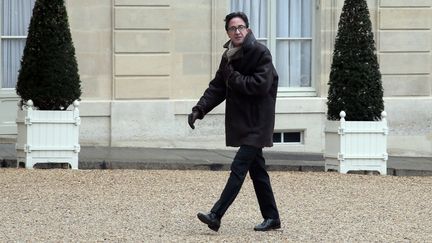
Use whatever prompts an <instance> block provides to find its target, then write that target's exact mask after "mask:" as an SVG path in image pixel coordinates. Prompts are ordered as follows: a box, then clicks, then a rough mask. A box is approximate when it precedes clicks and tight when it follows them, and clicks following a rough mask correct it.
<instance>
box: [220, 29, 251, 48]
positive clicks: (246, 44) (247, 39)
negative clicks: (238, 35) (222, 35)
mask: <svg viewBox="0 0 432 243" xmlns="http://www.w3.org/2000/svg"><path fill="white" fill-rule="evenodd" d="M255 41H256V39H255V36H254V34H253V33H252V31H250V32H249V33H248V34H247V35H246V36H245V39H244V41H243V44H242V49H243V50H245V51H246V50H248V49H250V48H251V47H252V46H253V45H254V44H255ZM230 42H231V40H229V41H227V42H226V43H225V44H224V45H223V47H224V48H227V49H228V46H229V43H230Z"/></svg>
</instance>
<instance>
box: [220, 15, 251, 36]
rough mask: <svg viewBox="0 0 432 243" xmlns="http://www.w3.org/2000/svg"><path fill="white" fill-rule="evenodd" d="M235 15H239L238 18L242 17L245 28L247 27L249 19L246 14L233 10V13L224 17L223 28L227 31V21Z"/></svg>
mask: <svg viewBox="0 0 432 243" xmlns="http://www.w3.org/2000/svg"><path fill="white" fill-rule="evenodd" d="M235 17H239V18H241V19H243V21H244V22H245V24H246V28H249V20H248V17H247V16H246V14H245V13H243V12H233V13H230V14H228V15H227V16H226V17H225V30H226V31H228V23H229V22H230V21H231V19H233V18H235Z"/></svg>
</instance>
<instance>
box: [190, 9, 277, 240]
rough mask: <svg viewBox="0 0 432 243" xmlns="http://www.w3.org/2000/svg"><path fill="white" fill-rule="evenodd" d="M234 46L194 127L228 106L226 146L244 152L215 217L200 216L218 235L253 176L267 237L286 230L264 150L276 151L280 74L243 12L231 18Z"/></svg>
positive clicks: (229, 31) (203, 101) (198, 108)
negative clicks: (281, 221)
mask: <svg viewBox="0 0 432 243" xmlns="http://www.w3.org/2000/svg"><path fill="white" fill-rule="evenodd" d="M225 30H226V31H227V34H228V37H229V39H230V40H229V41H228V42H227V43H226V44H225V45H224V47H225V48H226V49H227V50H226V51H225V52H224V53H223V55H222V60H221V62H220V65H219V69H218V70H217V72H216V75H215V77H214V79H213V80H212V81H211V82H210V84H209V87H208V88H207V89H206V90H205V92H204V94H203V96H202V97H201V98H200V100H199V101H198V103H197V104H196V106H194V107H193V108H192V113H191V114H189V116H188V122H189V125H190V126H191V128H192V129H194V128H195V126H194V123H195V121H196V119H203V118H204V116H205V115H206V114H207V113H208V112H210V111H211V110H212V109H213V108H214V107H216V106H217V105H219V104H220V103H222V101H224V100H226V111H225V135H226V145H227V146H233V147H240V148H239V150H238V152H237V154H236V156H235V157H234V160H233V162H232V164H231V173H230V176H229V179H228V181H227V184H226V185H225V188H224V190H223V191H222V194H221V196H220V198H219V200H218V201H217V202H216V203H215V204H214V206H213V208H212V209H211V210H210V212H209V213H198V215H197V216H198V219H199V220H201V221H202V222H203V223H205V224H207V225H208V227H209V228H210V229H212V230H214V231H218V230H219V227H220V221H221V219H222V217H223V215H224V214H225V212H226V211H227V209H228V207H229V206H230V205H231V203H232V202H233V201H234V199H235V198H236V196H237V194H238V193H239V191H240V188H241V186H242V184H243V182H244V179H245V177H246V175H247V172H248V171H249V174H250V177H251V179H252V182H253V186H254V189H255V193H256V196H257V198H258V203H259V206H260V210H261V214H262V216H263V218H264V221H263V222H262V223H261V224H259V225H256V226H255V227H254V230H256V231H267V230H273V229H279V228H280V227H281V226H280V225H281V224H280V219H279V212H278V209H277V207H276V202H275V199H274V195H273V191H272V188H271V184H270V178H269V175H268V173H267V171H266V168H265V159H264V157H263V154H262V148H263V147H271V146H273V129H274V120H275V104H276V93H277V86H278V74H277V73H276V70H275V68H274V65H273V63H272V57H271V54H270V51H269V50H268V49H267V48H266V47H265V46H264V45H262V44H260V43H259V42H258V41H257V40H256V39H255V37H254V35H253V33H252V31H251V30H250V29H249V21H248V18H247V16H246V15H245V14H244V13H242V12H234V13H230V14H228V15H227V16H226V17H225Z"/></svg>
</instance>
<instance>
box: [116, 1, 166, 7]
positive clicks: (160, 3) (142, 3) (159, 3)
mask: <svg viewBox="0 0 432 243" xmlns="http://www.w3.org/2000/svg"><path fill="white" fill-rule="evenodd" d="M114 4H115V5H116V6H118V5H133V6H169V5H170V4H171V0H115V1H114Z"/></svg>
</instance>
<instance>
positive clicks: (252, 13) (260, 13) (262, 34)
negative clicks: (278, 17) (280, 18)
mask: <svg viewBox="0 0 432 243" xmlns="http://www.w3.org/2000/svg"><path fill="white" fill-rule="evenodd" d="M231 11H232V12H236V11H241V12H244V13H245V14H246V15H247V16H248V18H249V27H250V28H251V29H252V31H253V33H254V35H255V37H256V38H267V23H268V22H267V21H268V19H267V0H231Z"/></svg>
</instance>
